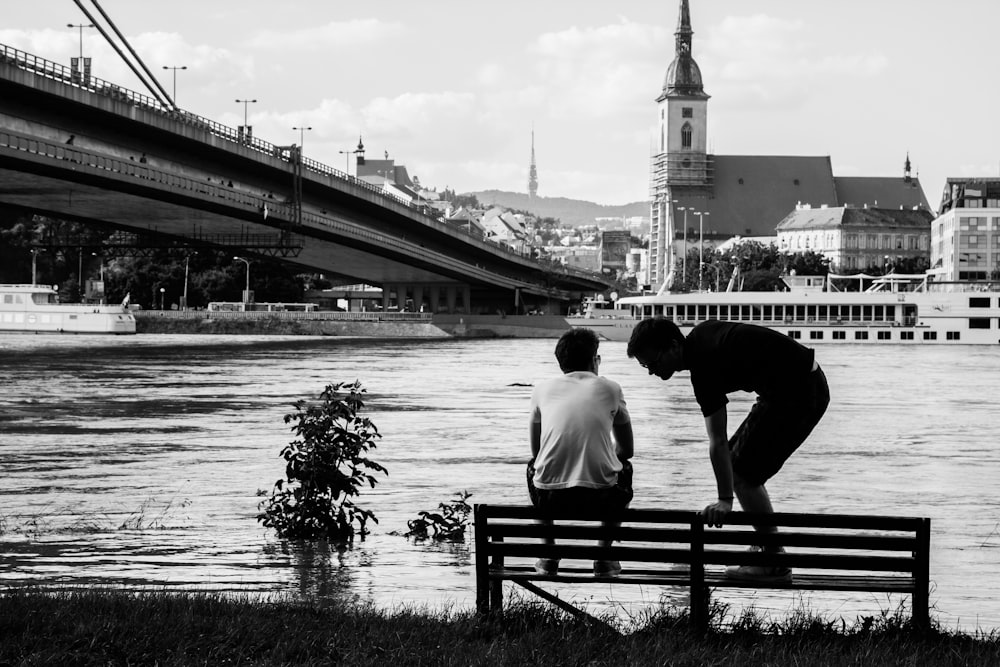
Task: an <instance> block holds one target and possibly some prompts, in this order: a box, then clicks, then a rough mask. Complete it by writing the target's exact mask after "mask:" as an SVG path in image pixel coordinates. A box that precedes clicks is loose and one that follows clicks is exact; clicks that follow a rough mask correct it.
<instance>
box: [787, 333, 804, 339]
mask: <svg viewBox="0 0 1000 667" xmlns="http://www.w3.org/2000/svg"><path fill="white" fill-rule="evenodd" d="M788 337H789V338H794V339H795V340H798V339H799V338H802V332H801V331H789V332H788Z"/></svg>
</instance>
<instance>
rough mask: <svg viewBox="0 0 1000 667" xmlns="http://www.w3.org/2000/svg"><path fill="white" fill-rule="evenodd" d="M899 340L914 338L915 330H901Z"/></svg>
mask: <svg viewBox="0 0 1000 667" xmlns="http://www.w3.org/2000/svg"><path fill="white" fill-rule="evenodd" d="M899 340H913V332H912V331H900V332H899Z"/></svg>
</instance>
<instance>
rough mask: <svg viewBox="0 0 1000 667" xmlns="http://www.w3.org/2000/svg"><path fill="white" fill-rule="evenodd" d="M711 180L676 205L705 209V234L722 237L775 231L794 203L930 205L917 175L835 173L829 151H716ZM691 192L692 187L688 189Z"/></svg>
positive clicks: (693, 221) (692, 222) (679, 218)
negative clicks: (804, 153)
mask: <svg viewBox="0 0 1000 667" xmlns="http://www.w3.org/2000/svg"><path fill="white" fill-rule="evenodd" d="M712 165H713V168H714V171H713V185H712V188H711V191H710V194H684V190H679V194H678V195H676V196H675V197H674V198H675V199H676V200H677V203H676V204H674V206H676V207H689V206H690V207H691V210H694V211H705V212H707V213H708V214H709V215H707V216H705V218H704V230H705V234H719V235H724V236H732V235H736V234H738V235H742V236H768V235H773V234H774V230H775V227H776V225H777V224H778V223H779V222H781V221H783V220H784V219H785V216H787V215H788V214H789V213H790V212H792V211H794V210H795V208H796V207H797V206H800V205H810V206H812V208H813V210H820V207H821V206H824V205H825V206H828V207H834V208H837V207H841V206H845V205H850V206H852V207H855V208H858V209H861V208H863V207H864V206H865V204H867V205H868V206H869V208H874V207H875V206H874V204H875V202H876V201H877V202H878V208H883V209H898V208H899V207H900V206H902V207H903V208H906V209H912V208H913V207H914V206H918V207H923V208H924V209H926V210H929V208H930V207H929V206H928V204H927V198H926V197H925V196H924V191H923V188H922V187H921V186H920V181H919V180H918V179H915V178H914V179H911V180H910V181H905V180H904V179H903V178H902V177H901V176H899V177H889V176H886V177H883V176H854V177H843V176H837V177H835V176H834V175H833V167H832V166H831V164H830V158H829V156H825V155H823V156H795V155H715V156H712ZM692 192H695V191H692ZM674 215H675V217H674V220H675V225H676V227H677V229H678V230H679V229H682V228H683V226H684V221H683V220H684V216H683V213H681V212H679V211H678V210H675V213H674ZM687 226H688V227H689V228H692V227H693V228H694V229H695V230H697V228H698V217H697V216H691V215H689V216H688V220H687Z"/></svg>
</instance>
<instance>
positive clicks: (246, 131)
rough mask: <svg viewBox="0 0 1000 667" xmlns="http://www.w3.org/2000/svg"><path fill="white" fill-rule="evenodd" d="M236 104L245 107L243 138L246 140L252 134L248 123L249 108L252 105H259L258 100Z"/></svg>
mask: <svg viewBox="0 0 1000 667" xmlns="http://www.w3.org/2000/svg"><path fill="white" fill-rule="evenodd" d="M236 103H237V104H242V105H243V137H244V138H246V137H248V136H249V134H250V125H249V123H248V122H247V107H248V106H249V105H251V104H257V100H236Z"/></svg>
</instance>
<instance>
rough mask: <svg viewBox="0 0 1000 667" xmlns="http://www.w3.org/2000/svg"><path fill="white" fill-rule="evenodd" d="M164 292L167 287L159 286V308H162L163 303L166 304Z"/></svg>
mask: <svg viewBox="0 0 1000 667" xmlns="http://www.w3.org/2000/svg"><path fill="white" fill-rule="evenodd" d="M166 292H167V288H166V287H161V288H160V310H164V307H163V306H164V304H166V301H165V300H164V299H165V298H166V297H165V294H166Z"/></svg>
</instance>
